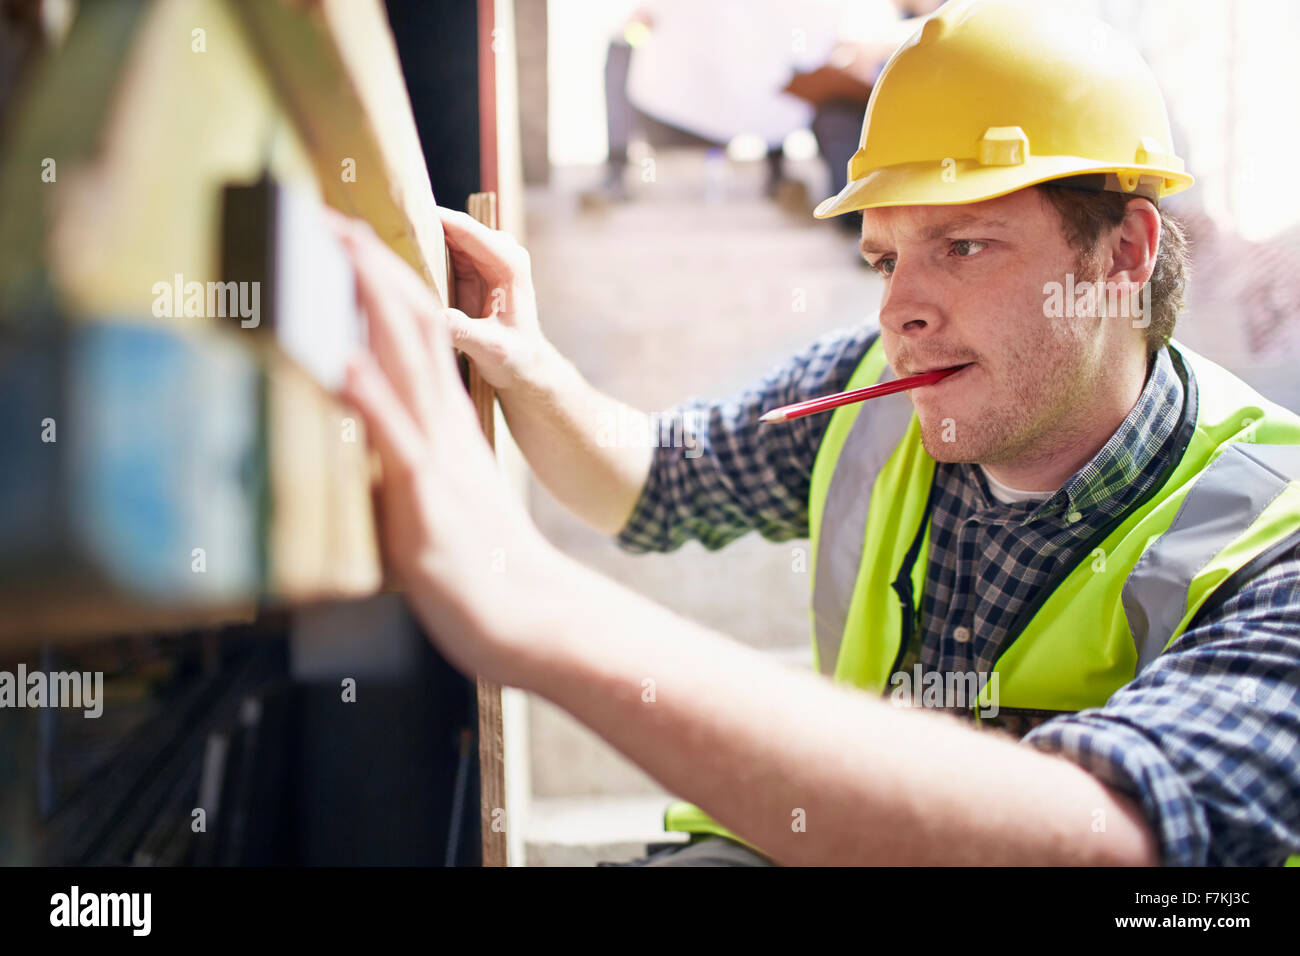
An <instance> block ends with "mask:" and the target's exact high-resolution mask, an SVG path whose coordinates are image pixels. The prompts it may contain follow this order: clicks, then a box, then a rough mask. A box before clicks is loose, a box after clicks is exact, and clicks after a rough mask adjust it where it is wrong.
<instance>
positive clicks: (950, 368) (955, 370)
mask: <svg viewBox="0 0 1300 956" xmlns="http://www.w3.org/2000/svg"><path fill="white" fill-rule="evenodd" d="M974 364H975V363H974V362H962V363H961V364H960V365H934V366H931V367H930V368H921V369H917V370H916V371H915V372H914V373H912V374H914V375H924V374H925V373H926V372H947V373H948V374H947V375H945V376H944V377H943V378H941V379H940V380H939V381H940V382H943V381H947V380H948V379H950V378H952V377H953V376H955V375H957V374H959V373H960V372H962V371H963V370H964V369H968V368H970V367H971V366H972V365H974ZM934 384H935V385H938V384H939V382H935V383H934ZM930 387H932V386H929V385H923V386H922V388H930Z"/></svg>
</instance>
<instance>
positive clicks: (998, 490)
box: [979, 465, 1056, 504]
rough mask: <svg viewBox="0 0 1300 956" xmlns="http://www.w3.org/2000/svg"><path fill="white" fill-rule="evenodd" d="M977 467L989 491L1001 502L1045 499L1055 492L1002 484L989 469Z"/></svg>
mask: <svg viewBox="0 0 1300 956" xmlns="http://www.w3.org/2000/svg"><path fill="white" fill-rule="evenodd" d="M979 469H980V471H982V472H984V480H985V481H987V482H988V483H989V492H990V493H991V494H992V495H993V497H994V498H996V499H998V501H1001V502H1002V503H1003V504H1011V503H1012V502H1015V501H1046V500H1047V499H1048V498H1050V497H1052V495H1054V494H1056V492H1055V491H1021V490H1020V489H1019V488H1012V487H1011V486H1010V485H1004V484H1002V482H1000V481H998V480H997V479H996V478H994V477H993V476H992V475H990V474H989V470H988V469H987V468H985V467H984V466H983V465H980V466H979Z"/></svg>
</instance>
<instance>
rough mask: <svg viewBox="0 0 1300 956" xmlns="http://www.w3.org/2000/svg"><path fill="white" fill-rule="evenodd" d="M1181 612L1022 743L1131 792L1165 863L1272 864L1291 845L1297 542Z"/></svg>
mask: <svg viewBox="0 0 1300 956" xmlns="http://www.w3.org/2000/svg"><path fill="white" fill-rule="evenodd" d="M1193 624H1194V627H1192V628H1190V629H1189V630H1188V631H1187V632H1186V633H1184V634H1183V635H1182V636H1181V637H1179V638H1178V640H1176V641H1175V642H1174V643H1173V645H1171V646H1170V647H1169V649H1168V650H1166V651H1165V652H1164V653H1163V654H1161V655H1160V656H1159V657H1158V658H1156V660H1155V661H1153V662H1152V663H1151V664H1149V665H1148V666H1147V667H1146V668H1144V669H1143V670H1142V671H1141V673H1139V674H1138V675H1137V677H1136V678H1135V679H1134V680H1133V682H1132V683H1130V684H1128V685H1126V686H1125V687H1123V688H1121V689H1120V690H1119V691H1118V692H1117V693H1115V695H1114V696H1112V697H1111V699H1110V700H1109V701H1107V702H1106V704H1105V705H1104V706H1103V707H1099V708H1093V709H1090V710H1084V711H1080V712H1079V713H1078V714H1072V715H1069V716H1065V717H1058V718H1055V719H1053V720H1049V721H1047V722H1046V723H1044V724H1042V725H1040V726H1039V727H1037V728H1035V729H1034V730H1033V731H1031V732H1030V733H1028V734H1026V735H1025V737H1024V738H1023V742H1024V743H1027V744H1030V745H1031V746H1034V747H1037V748H1038V749H1039V750H1043V751H1046V752H1051V753H1058V754H1060V755H1062V756H1064V757H1067V758H1069V759H1070V760H1073V761H1074V762H1076V763H1078V764H1079V765H1080V766H1082V767H1083V768H1084V769H1086V770H1088V771H1089V772H1090V773H1092V774H1093V775H1094V776H1096V777H1098V778H1099V779H1101V780H1102V781H1103V782H1105V783H1106V784H1108V785H1110V786H1112V787H1114V788H1115V789H1117V790H1121V791H1123V792H1125V793H1128V794H1130V795H1132V796H1133V797H1134V798H1135V799H1136V800H1137V801H1138V802H1139V803H1140V805H1141V807H1142V809H1143V810H1144V811H1145V813H1146V816H1147V819H1148V820H1149V821H1150V823H1151V826H1152V828H1153V829H1154V832H1155V833H1156V835H1157V837H1158V839H1159V843H1160V847H1161V861H1162V862H1163V863H1164V864H1165V865H1176V866H1197V865H1211V866H1229V865H1243V866H1275V865H1278V864H1280V863H1282V862H1283V861H1284V860H1285V858H1286V857H1287V856H1288V855H1290V854H1293V853H1300V549H1296V550H1294V551H1292V552H1289V553H1288V554H1287V555H1285V556H1284V557H1283V558H1282V559H1280V560H1278V561H1277V562H1275V563H1273V564H1271V565H1270V566H1269V567H1268V568H1267V569H1266V570H1265V571H1263V572H1262V573H1261V574H1259V575H1257V576H1256V577H1254V578H1252V579H1251V580H1250V581H1249V582H1247V583H1246V584H1245V585H1244V586H1242V587H1241V588H1240V589H1239V590H1238V591H1237V592H1235V593H1234V594H1232V595H1231V596H1230V597H1228V599H1227V600H1226V601H1224V602H1223V603H1222V604H1221V605H1220V606H1219V607H1217V608H1216V609H1215V610H1214V611H1212V612H1210V613H1208V614H1206V615H1204V619H1199V618H1198V620H1196V621H1193Z"/></svg>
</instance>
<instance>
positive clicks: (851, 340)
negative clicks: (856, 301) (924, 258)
mask: <svg viewBox="0 0 1300 956" xmlns="http://www.w3.org/2000/svg"><path fill="white" fill-rule="evenodd" d="M878 335H879V327H878V326H877V325H875V324H867V325H863V326H858V327H854V328H850V329H841V330H838V331H836V332H832V333H828V334H827V335H825V336H823V337H821V338H820V339H818V340H817V341H815V342H814V343H812V345H810V346H808V347H807V348H806V349H804V350H803V351H802V352H800V353H798V354H797V355H795V356H794V357H793V358H791V359H789V360H788V361H786V362H785V363H783V364H781V365H779V366H777V367H776V368H773V369H772V370H771V371H769V372H768V373H767V375H765V376H764V377H763V378H762V379H761V380H760V381H759V382H757V383H756V384H755V385H753V386H751V387H749V388H746V389H744V390H743V391H741V392H740V393H739V394H737V395H734V396H732V397H730V398H727V399H724V400H722V401H704V400H700V399H691V400H688V401H687V402H684V403H683V404H681V405H678V406H676V407H675V408H672V409H669V410H668V411H666V412H661V413H658V414H657V419H658V425H659V432H660V434H662V435H667V434H670V433H671V432H672V430H673V429H677V434H678V435H679V436H685V437H684V439H683V440H679V441H676V442H673V441H659V442H658V443H657V444H656V447H655V452H654V458H653V461H652V462H651V465H650V473H649V475H648V477H647V478H646V484H645V486H644V487H643V488H642V490H641V497H640V499H639V500H638V501H637V504H636V507H635V508H634V509H633V511H632V514H631V516H630V517H629V518H628V521H627V523H626V525H624V527H623V529H622V531H621V532H619V534H618V536H617V539H616V540H617V542H618V544H619V545H620V546H621V547H622V548H624V549H625V550H627V551H632V552H638V553H644V552H647V551H672V550H674V549H676V548H679V547H681V545H682V544H684V543H685V542H686V541H688V540H690V539H692V538H694V539H695V540H697V541H699V542H700V543H701V544H703V545H704V547H706V548H708V549H709V550H716V549H718V548H721V547H722V546H723V545H725V544H728V543H730V542H731V541H734V540H735V539H736V538H739V537H740V536H741V535H743V534H746V533H748V532H750V531H757V532H758V533H759V534H761V535H762V536H763V537H765V538H767V539H769V540H771V541H788V540H791V539H793V538H803V537H807V535H808V489H809V484H810V480H811V476H812V466H813V459H814V458H815V457H816V454H817V448H818V445H819V444H820V443H821V439H822V435H823V434H825V431H826V425H827V422H828V421H829V419H830V415H829V414H821V415H809V416H806V417H804V418H797V419H795V420H793V421H790V422H784V423H780V424H770V425H760V424H759V422H758V418H759V416H760V415H762V414H763V413H764V412H765V411H768V410H770V409H772V408H776V407H777V406H780V405H788V404H790V403H792V402H798V401H802V400H804V399H807V398H815V397H817V396H819V395H825V394H827V393H831V392H836V391H840V390H842V389H843V388H844V385H845V384H846V383H847V382H848V380H849V378H850V377H851V376H852V374H853V371H854V369H856V368H857V366H858V363H859V362H860V361H861V360H862V356H863V355H864V354H865V353H866V351H867V349H868V348H870V347H871V345H872V343H873V342H875V340H876V337H877V336H878Z"/></svg>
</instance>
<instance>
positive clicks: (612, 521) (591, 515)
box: [498, 344, 653, 534]
mask: <svg viewBox="0 0 1300 956" xmlns="http://www.w3.org/2000/svg"><path fill="white" fill-rule="evenodd" d="M498 397H499V399H500V401H501V408H502V411H503V413H504V414H505V417H506V422H507V424H509V426H510V434H511V436H512V437H513V438H514V440H515V441H516V443H518V445H519V448H520V450H521V451H522V452H523V453H524V457H525V458H527V459H528V463H529V465H530V466H531V467H532V469H533V471H534V473H536V475H537V477H538V478H539V479H540V480H541V482H542V484H544V485H545V486H546V488H547V490H549V491H550V492H551V494H553V495H554V496H555V497H556V498H557V499H558V500H559V501H560V503H561V504H563V505H565V506H566V507H567V508H568V509H569V510H570V511H572V512H573V513H574V514H576V515H578V517H580V518H582V519H583V520H584V521H586V522H587V523H588V524H590V525H591V526H592V527H594V528H596V529H598V530H600V531H604V532H605V533H607V534H616V533H617V532H618V531H619V530H620V529H621V528H622V527H623V525H624V524H625V523H626V522H627V519H628V518H629V517H630V515H631V513H632V509H633V508H634V507H635V506H636V503H637V500H638V498H639V497H640V495H641V489H642V488H643V487H644V486H645V482H646V476H647V475H648V474H649V471H650V461H651V457H652V455H653V449H652V447H651V444H650V442H649V440H648V438H649V421H650V419H649V416H648V415H646V414H645V413H644V412H641V411H638V410H637V409H634V408H631V407H630V406H627V405H624V404H623V403H622V402H618V401H616V400H614V399H612V398H610V397H608V396H606V395H602V394H601V393H600V392H598V391H596V389H594V388H593V387H592V386H591V385H590V384H589V383H588V382H587V381H586V379H584V378H583V377H582V375H581V374H580V373H579V372H578V370H577V369H576V368H574V367H573V365H572V363H570V362H569V361H568V360H567V359H565V358H564V357H563V356H561V355H560V354H559V353H558V352H557V351H555V349H554V348H552V347H551V346H550V345H549V344H548V345H547V346H545V348H544V349H543V351H542V354H541V355H539V356H538V359H537V362H536V365H535V367H534V368H533V369H531V370H530V374H529V376H528V380H527V381H526V382H524V383H521V384H520V385H518V386H516V387H515V388H512V389H510V390H505V391H502V392H500V393H499V395H498ZM638 436H646V437H647V440H646V441H644V442H642V441H640V440H634V441H626V440H622V439H624V438H627V437H633V438H637V437H638ZM602 438H604V440H602Z"/></svg>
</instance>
